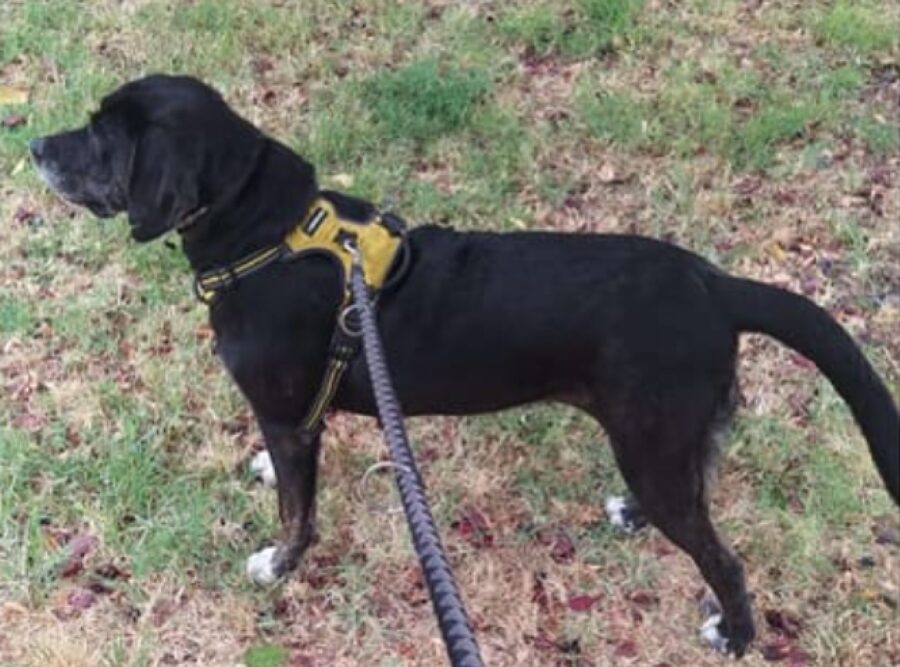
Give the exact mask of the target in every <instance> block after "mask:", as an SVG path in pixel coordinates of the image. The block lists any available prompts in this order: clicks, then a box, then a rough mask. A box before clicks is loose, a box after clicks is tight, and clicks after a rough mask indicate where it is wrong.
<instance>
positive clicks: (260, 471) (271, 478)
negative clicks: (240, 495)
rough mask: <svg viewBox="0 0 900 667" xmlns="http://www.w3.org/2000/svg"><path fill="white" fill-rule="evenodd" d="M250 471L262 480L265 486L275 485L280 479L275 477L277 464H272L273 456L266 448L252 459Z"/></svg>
mask: <svg viewBox="0 0 900 667" xmlns="http://www.w3.org/2000/svg"><path fill="white" fill-rule="evenodd" d="M250 472H252V473H253V474H254V476H256V478H257V479H259V480H261V481H262V483H263V484H264V485H265V486H268V487H274V486H275V485H276V484H277V482H278V480H277V479H276V477H275V466H274V465H272V457H271V456H269V452H268V451H266V450H265V449H264V450H262V451H261V452H258V453H257V454H256V455H254V457H253V458H252V459H251V460H250Z"/></svg>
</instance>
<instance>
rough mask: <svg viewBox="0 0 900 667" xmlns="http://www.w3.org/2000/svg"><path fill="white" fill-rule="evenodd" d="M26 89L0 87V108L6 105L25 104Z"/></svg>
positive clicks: (26, 97)
mask: <svg viewBox="0 0 900 667" xmlns="http://www.w3.org/2000/svg"><path fill="white" fill-rule="evenodd" d="M27 103H28V89H27V88H21V87H19V86H0V106H2V105H7V104H27Z"/></svg>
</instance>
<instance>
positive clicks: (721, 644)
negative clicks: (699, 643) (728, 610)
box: [700, 614, 731, 655]
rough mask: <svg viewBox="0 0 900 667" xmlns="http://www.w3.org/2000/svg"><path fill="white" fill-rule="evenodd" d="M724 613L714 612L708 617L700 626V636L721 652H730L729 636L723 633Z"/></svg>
mask: <svg viewBox="0 0 900 667" xmlns="http://www.w3.org/2000/svg"><path fill="white" fill-rule="evenodd" d="M721 628H722V615H721V614H713V615H712V616H710V617H709V618H707V619H706V622H704V623H703V626H702V627H701V628H700V636H701V637H702V638H703V641H705V642H706V643H707V644H709V645H710V646H712V647H713V648H714V649H715V650H717V651H718V652H719V653H724V654H726V655H727V654H728V653H730V652H731V649H730V647H729V642H728V637H727V636H725V635H724V634H723V633H722V629H721Z"/></svg>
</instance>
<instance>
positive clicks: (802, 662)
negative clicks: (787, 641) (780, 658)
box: [788, 646, 812, 667]
mask: <svg viewBox="0 0 900 667" xmlns="http://www.w3.org/2000/svg"><path fill="white" fill-rule="evenodd" d="M810 660H812V658H811V657H810V655H809V653H807V652H806V651H804V650H802V649H799V648H797V647H796V646H795V647H794V648H792V649H791V650H790V653H788V665H790V667H806V666H807V665H809V664H810Z"/></svg>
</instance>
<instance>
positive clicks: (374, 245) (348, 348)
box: [194, 198, 404, 432]
mask: <svg viewBox="0 0 900 667" xmlns="http://www.w3.org/2000/svg"><path fill="white" fill-rule="evenodd" d="M403 231H404V229H403V223H402V221H400V220H399V218H396V217H394V216H382V215H376V216H375V217H374V218H373V219H371V220H369V221H366V222H357V221H354V220H347V219H344V218H341V217H340V216H339V215H338V213H337V211H336V210H335V207H334V205H333V204H332V203H331V202H330V201H328V200H327V199H324V198H319V199H318V200H316V201H315V202H314V203H313V205H312V206H311V207H310V211H309V213H307V215H306V216H305V217H304V219H303V220H302V221H301V222H300V223H299V224H298V225H297V226H296V227H294V228H293V229H292V230H291V231H290V232H288V233H287V235H286V236H285V238H284V240H283V241H282V243H281V244H280V245H277V246H273V247H271V248H265V249H263V250H260V251H258V252H255V253H253V254H251V255H248V256H247V257H244V258H242V259H240V260H238V261H237V262H235V263H234V264H231V265H229V266H225V267H221V268H218V269H213V270H211V271H206V272H204V273H202V274H199V275H198V276H197V278H196V280H195V283H194V285H195V292H196V294H197V298H198V299H200V301H202V302H203V303H205V304H207V305H212V304H213V303H215V301H216V299H217V297H218V296H219V295H220V293H221V292H223V291H225V290H227V289H229V288H230V287H232V286H233V285H234V284H235V283H236V282H237V281H238V280H240V279H241V278H243V277H245V276H248V275H250V274H251V273H254V272H256V271H258V270H260V269H262V268H264V267H266V266H268V265H269V264H271V263H272V262H274V261H276V260H287V261H291V260H294V259H299V258H302V257H303V256H304V255H310V254H314V253H318V254H324V255H326V256H329V257H331V258H332V259H333V260H336V261H337V263H338V265H339V266H340V270H341V283H342V288H343V299H342V303H341V306H340V308H339V310H338V314H339V321H338V322H336V323H335V327H334V332H333V333H332V336H331V344H330V346H329V352H328V363H327V365H326V367H325V373H324V375H323V377H322V383H321V384H320V385H319V389H318V391H317V393H316V396H315V398H314V399H313V402H312V404H311V406H310V409H309V411H308V412H307V415H306V417H305V418H304V419H303V422H302V425H301V430H303V431H307V432H317V431H319V430H320V429H321V425H322V419H323V417H324V415H325V411H326V410H327V409H328V406H329V405H330V404H331V400H332V399H333V398H334V394H335V392H336V391H337V388H338V386H339V385H340V381H341V378H342V377H343V375H344V371H346V370H347V367H348V366H349V365H350V362H351V361H352V359H353V358H354V357H355V356H356V355H357V353H358V352H359V347H360V345H359V337H358V333H357V332H355V331H351V330H350V329H349V327H348V326H347V324H348V323H347V322H346V320H347V315H348V314H349V312H350V311H349V310H348V309H352V305H351V304H352V295H351V293H350V271H351V270H352V266H353V255H352V254H351V253H350V251H349V250H348V249H347V244H348V243H352V245H353V246H354V247H355V248H356V250H357V251H358V253H359V261H360V263H361V265H362V269H363V276H364V279H365V282H366V285H367V286H368V287H369V289H370V290H371V291H372V292H378V291H379V290H381V289H382V288H383V287H384V286H385V284H386V282H387V279H388V275H389V274H390V272H391V269H392V268H393V266H394V264H395V261H396V260H397V258H398V256H399V254H400V252H401V251H402V249H403V245H404V238H403Z"/></svg>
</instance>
